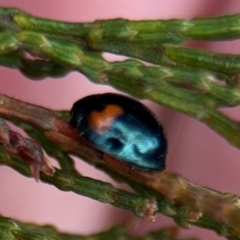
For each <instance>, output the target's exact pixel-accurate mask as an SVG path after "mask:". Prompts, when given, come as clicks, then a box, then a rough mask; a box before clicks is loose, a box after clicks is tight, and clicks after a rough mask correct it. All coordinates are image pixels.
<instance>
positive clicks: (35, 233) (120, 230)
mask: <svg viewBox="0 0 240 240" xmlns="http://www.w3.org/2000/svg"><path fill="white" fill-rule="evenodd" d="M129 232H130V226H128V225H119V226H115V227H112V228H111V229H109V230H107V231H104V232H100V233H96V234H92V235H89V236H83V235H75V234H69V233H62V232H59V231H58V230H57V229H56V228H55V227H53V226H51V225H45V226H39V225H36V224H30V223H22V222H20V221H17V220H14V219H10V218H6V217H2V216H0V239H2V240H10V239H11V240H19V239H27V240H106V239H114V240H120V239H126V240H148V239H151V240H180V238H178V237H177V235H178V229H177V228H176V227H167V228H163V229H160V230H158V231H156V232H151V233H148V234H147V235H146V236H141V237H134V236H132V235H131V234H130V233H129ZM181 240H196V239H195V238H181Z"/></svg>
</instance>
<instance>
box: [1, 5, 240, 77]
mask: <svg viewBox="0 0 240 240" xmlns="http://www.w3.org/2000/svg"><path fill="white" fill-rule="evenodd" d="M0 18H1V19H2V22H1V23H0V26H1V27H2V29H12V30H13V31H16V30H17V31H19V30H27V31H36V32H41V33H42V34H44V33H45V34H47V35H55V36H59V37H61V38H65V39H67V40H69V41H77V42H79V43H80V45H81V46H83V47H85V48H88V49H89V50H91V51H101V52H102V51H106V52H112V53H117V54H122V55H128V56H130V57H137V58H140V59H143V60H146V61H149V62H152V63H156V64H164V65H165V64H167V65H175V64H177V65H180V66H189V67H194V68H205V69H209V70H212V71H216V72H220V73H224V74H227V75H233V74H234V75H236V74H238V73H239V65H240V57H239V56H238V55H233V54H217V53H212V52H207V51H203V50H200V49H196V50H195V49H190V48H185V47H181V46H177V45H172V44H179V43H183V42H184V41H187V40H189V39H197V40H211V41H219V40H232V39H236V38H239V36H240V27H239V26H238V25H239V24H238V22H239V21H240V15H231V16H222V17H217V18H209V19H194V20H190V21H189V20H178V19H173V20H154V21H128V20H124V19H113V20H102V21H96V22H93V23H66V22H60V21H53V20H46V19H42V18H38V17H34V16H31V15H30V14H27V13H25V12H23V11H21V10H18V9H11V8H0ZM10 19H12V21H10ZM116 29H117V31H116ZM4 44H7V42H6V41H4Z"/></svg>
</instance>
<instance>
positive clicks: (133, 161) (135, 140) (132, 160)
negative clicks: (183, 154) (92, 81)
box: [70, 93, 167, 170]
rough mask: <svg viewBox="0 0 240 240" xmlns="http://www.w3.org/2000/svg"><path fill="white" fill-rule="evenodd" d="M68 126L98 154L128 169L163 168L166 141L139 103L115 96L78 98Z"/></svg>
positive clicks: (153, 118)
mask: <svg viewBox="0 0 240 240" xmlns="http://www.w3.org/2000/svg"><path fill="white" fill-rule="evenodd" d="M70 122H71V124H73V125H74V126H76V127H77V128H78V129H79V131H80V133H81V136H82V137H83V138H85V139H87V140H88V141H89V142H90V143H91V144H92V145H93V146H95V147H96V148H97V149H99V150H100V151H102V152H104V153H107V154H109V155H111V156H112V157H114V158H116V159H118V160H120V161H121V162H124V163H126V164H128V165H130V166H135V167H137V168H142V169H146V170H161V169H164V168H165V157H166V154H167V140H166V137H165V134H164V131H163V128H162V125H161V124H160V122H158V121H157V120H156V118H155V117H154V115H153V114H152V112H150V111H149V110H148V109H147V108H146V107H145V106H144V105H143V104H142V103H140V102H138V101H136V100H134V99H132V98H129V97H126V96H124V95H120V94H115V93H106V94H96V95H91V96H88V97H85V98H83V99H80V100H79V101H77V102H76V103H74V105H73V107H72V110H71V121H70Z"/></svg>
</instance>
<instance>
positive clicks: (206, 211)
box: [0, 95, 240, 239]
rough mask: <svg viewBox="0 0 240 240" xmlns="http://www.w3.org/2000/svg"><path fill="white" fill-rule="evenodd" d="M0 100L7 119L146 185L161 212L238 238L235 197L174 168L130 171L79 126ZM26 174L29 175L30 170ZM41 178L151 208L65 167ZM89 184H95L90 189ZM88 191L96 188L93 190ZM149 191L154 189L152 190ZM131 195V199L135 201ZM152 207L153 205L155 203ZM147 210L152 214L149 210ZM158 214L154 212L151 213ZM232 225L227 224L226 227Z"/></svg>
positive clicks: (105, 198) (139, 199)
mask: <svg viewBox="0 0 240 240" xmlns="http://www.w3.org/2000/svg"><path fill="white" fill-rule="evenodd" d="M0 102H1V105H0V115H1V116H2V117H4V118H6V119H11V120H14V121H18V122H23V123H27V124H29V125H30V126H32V127H34V128H37V129H40V131H41V132H42V134H43V135H44V136H45V137H47V138H48V139H49V140H50V141H52V142H54V143H55V144H57V145H59V146H60V147H61V148H62V149H63V151H64V152H69V153H74V154H76V155H78V156H80V157H82V158H83V159H85V160H87V161H89V162H90V163H91V164H94V165H95V166H97V167H99V168H102V169H104V170H105V171H107V172H108V173H110V174H113V172H115V174H116V176H117V177H118V178H120V176H122V179H125V181H126V180H127V181H128V182H129V183H131V184H132V185H134V184H135V185H136V184H137V185H139V184H140V185H145V189H144V190H141V191H140V192H142V194H143V192H145V194H146V193H148V195H149V194H150V196H152V198H155V199H156V200H157V202H158V208H159V211H160V212H162V213H163V214H165V215H168V216H171V217H173V218H174V219H175V221H176V222H177V223H178V224H180V225H181V226H185V227H187V226H189V224H195V225H199V226H204V227H207V228H210V229H214V230H215V231H217V232H220V233H221V234H224V236H226V237H227V238H228V239H239V238H238V236H239V233H240V228H239V224H238V222H239V221H240V209H239V201H240V199H239V197H237V196H236V195H233V194H225V193H220V192H217V191H214V190H212V189H208V188H204V187H200V186H198V185H196V184H193V183H191V182H189V181H187V180H186V179H185V178H183V177H182V176H180V175H179V174H176V173H172V172H169V171H160V172H151V171H141V170H139V169H132V171H131V172H129V169H128V167H127V166H126V165H125V164H123V163H121V162H119V161H118V160H116V159H114V158H112V157H110V156H108V155H106V154H104V155H103V154H102V153H101V152H100V151H99V150H97V149H95V148H93V147H92V146H91V145H89V144H88V142H86V141H85V140H84V139H82V138H81V137H80V136H79V133H78V131H77V130H76V129H74V128H73V127H72V126H70V125H69V124H68V123H67V122H65V121H64V120H62V119H60V118H59V117H58V116H57V115H55V114H54V112H52V111H50V110H47V109H44V108H41V107H38V106H34V105H31V104H28V103H24V102H21V101H17V100H15V99H12V98H8V97H6V96H3V95H1V96H0ZM59 151H60V150H59ZM1 161H2V163H4V164H6V165H9V166H12V167H13V168H16V169H17V170H18V171H20V170H21V171H22V170H23V169H24V167H23V166H22V164H23V163H22V164H20V166H19V167H18V166H17V167H16V165H14V164H19V163H20V161H16V159H14V160H10V159H9V157H6V156H5V157H4V156H2V158H1ZM4 161H5V162H4ZM24 172H25V174H26V170H24ZM28 174H29V172H28ZM41 179H43V180H44V181H46V182H49V183H51V184H53V185H55V186H56V187H58V188H60V189H62V190H71V191H74V192H76V193H78V194H83V195H87V194H88V195H87V196H89V197H92V198H94V199H98V200H100V201H102V202H109V203H111V204H113V205H115V206H118V207H122V208H125V209H131V210H132V211H133V212H135V214H137V215H138V216H139V215H141V213H139V209H141V211H142V209H144V207H140V208H139V205H138V204H140V205H141V206H146V205H144V204H143V203H146V199H145V198H142V197H140V196H136V195H134V194H132V193H127V192H125V191H122V190H116V189H114V188H113V187H112V186H111V185H109V184H107V183H102V182H100V181H96V180H93V179H89V178H80V177H77V178H75V175H74V174H71V175H70V174H69V173H64V172H63V171H61V170H57V171H56V173H55V175H54V177H49V176H46V175H44V174H41ZM84 183H86V184H87V185H86V186H87V187H86V186H84V188H83V189H82V188H81V186H82V185H84ZM88 184H91V187H89V185H88ZM96 186H97V188H96ZM79 187H80V189H79ZM99 188H101V189H103V191H100V192H101V194H99ZM84 189H85V190H84ZM89 189H93V190H92V191H89ZM136 189H137V188H136ZM148 189H152V190H151V191H150V192H149V190H148ZM153 190H154V191H153ZM102 192H108V194H107V195H104V194H102ZM111 193H112V194H111ZM145 194H144V195H145ZM162 196H164V198H162ZM116 199H117V201H116ZM130 199H132V200H131V201H130ZM133 199H135V200H133ZM118 201H119V202H118ZM128 204H130V205H128ZM131 204H132V205H131ZM147 205H148V207H149V206H150V209H152V208H151V207H152V205H151V204H150V205H149V204H147ZM136 206H138V207H136ZM136 209H137V210H136ZM216 209H217V210H216ZM145 210H146V209H145ZM143 212H145V213H148V211H143ZM153 212H154V211H153ZM153 215H154V214H153V213H152V214H151V216H153ZM144 217H145V218H147V217H146V216H144ZM209 218H210V219H211V221H210V220H209ZM227 225H228V227H226V226H227Z"/></svg>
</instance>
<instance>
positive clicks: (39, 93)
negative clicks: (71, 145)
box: [0, 0, 240, 240]
mask: <svg viewBox="0 0 240 240" xmlns="http://www.w3.org/2000/svg"><path fill="white" fill-rule="evenodd" d="M0 6H6V7H18V8H21V9H22V10H25V11H27V12H29V13H31V14H34V15H38V16H41V17H47V18H52V19H59V20H66V21H78V22H86V21H93V20H96V19H109V18H118V17H122V18H127V19H169V18H186V19H191V18H195V17H213V16H218V15H224V14H233V13H238V12H240V2H239V1H230V0H228V1H226V0H218V1H214V0H185V1H179V0H162V1H156V0H148V1H146V0H121V1H119V0H98V1H96V0H88V1H81V0H71V1H66V0H50V1H40V0H39V1H32V0H21V1H19V0H16V1H14V0H0ZM195 44H196V45H198V46H199V47H204V48H206V49H211V50H214V51H218V52H231V53H239V48H238V47H239V41H233V42H225V43H221V42H218V43H195ZM0 74H1V78H0V93H4V94H6V95H8V96H11V97H15V98H18V99H21V100H24V101H28V102H31V103H34V104H38V105H42V106H45V107H50V108H53V109H70V108H71V105H72V103H73V102H74V101H76V100H78V99H80V98H82V97H83V96H87V95H89V94H92V93H103V92H109V91H116V90H114V89H112V88H110V87H106V86H101V85H93V84H92V83H90V82H89V81H88V80H87V79H86V78H85V77H84V76H82V75H81V74H79V73H71V74H69V75H68V76H66V77H64V78H63V79H46V80H44V81H37V82H35V81H30V80H28V79H27V78H25V77H24V76H22V75H21V74H20V73H19V72H18V71H17V70H10V69H7V68H3V67H0ZM144 102H146V104H147V105H148V106H149V107H150V108H151V109H152V110H153V111H154V112H155V113H156V114H157V115H158V116H159V119H160V120H161V121H162V123H163V125H164V127H165V129H166V133H167V136H168V141H169V154H168V158H167V168H168V169H169V170H171V171H176V172H178V173H180V174H182V175H183V176H185V177H186V178H188V179H190V180H191V181H192V182H195V183H198V184H201V185H204V186H207V187H210V188H214V189H216V190H219V191H224V192H233V193H236V194H238V195H239V194H240V189H239V186H238V185H239V184H238V183H239V178H240V177H239V172H240V152H239V150H237V149H236V148H234V147H232V146H231V145H230V144H229V143H228V142H226V141H225V140H224V139H222V138H220V137H219V136H218V135H217V134H216V133H215V132H213V131H212V130H210V129H208V128H207V127H206V126H205V125H204V124H202V123H199V122H198V121H196V120H194V119H191V118H189V117H186V116H183V115H182V114H179V113H176V112H173V111H170V110H168V109H165V108H163V107H159V106H157V105H156V104H154V103H150V102H148V101H144ZM229 114H231V115H232V116H234V117H237V118H239V117H238V114H239V109H237V108H236V109H233V111H229ZM53 163H54V164H55V162H53ZM76 165H77V167H78V169H79V171H80V172H81V173H82V174H83V175H86V176H90V177H93V178H95V179H101V180H103V181H108V182H112V183H113V184H114V186H116V187H120V188H123V187H126V186H125V185H120V184H118V183H114V182H113V181H112V180H111V179H110V178H109V177H108V176H106V175H105V174H103V173H101V172H99V171H97V170H95V169H94V168H93V167H91V166H88V165H87V164H85V163H83V162H82V161H80V160H77V161H76ZM0 185H1V187H0V214H2V215H4V216H7V217H13V218H16V219H20V220H23V221H28V222H29V221H31V222H36V223H39V224H54V225H55V226H56V227H58V228H59V229H60V230H62V231H69V232H73V233H79V234H90V233H93V232H98V231H102V230H106V229H108V228H109V227H110V226H112V225H114V224H116V223H123V222H125V221H133V222H134V223H135V231H136V232H139V233H145V232H147V231H150V230H154V229H158V228H160V227H163V226H168V225H172V224H174V223H173V222H172V220H171V219H169V218H166V217H164V216H161V215H160V214H159V215H158V218H157V221H156V222H155V223H147V222H146V221H144V220H141V219H139V218H136V217H135V216H133V215H132V214H131V213H128V212H126V211H124V210H121V209H117V208H114V207H112V206H110V205H108V204H102V203H99V202H97V201H94V200H91V199H88V198H85V197H82V196H78V195H75V194H73V193H69V192H61V191H59V190H58V189H56V188H55V187H53V186H50V185H46V184H44V183H36V182H35V181H34V180H33V179H28V178H25V177H22V176H21V175H20V174H18V173H17V172H15V171H13V170H11V169H9V168H7V167H5V166H1V167H0ZM181 236H198V237H199V238H200V239H211V240H218V239H222V238H221V237H219V236H217V235H216V234H215V233H214V232H211V231H209V230H204V229H200V228H196V227H192V229H190V230H182V231H181Z"/></svg>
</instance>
